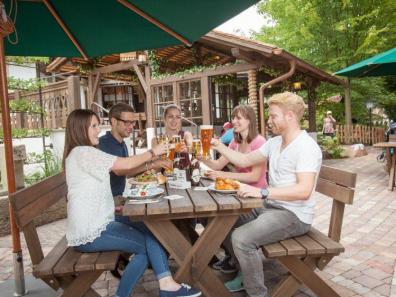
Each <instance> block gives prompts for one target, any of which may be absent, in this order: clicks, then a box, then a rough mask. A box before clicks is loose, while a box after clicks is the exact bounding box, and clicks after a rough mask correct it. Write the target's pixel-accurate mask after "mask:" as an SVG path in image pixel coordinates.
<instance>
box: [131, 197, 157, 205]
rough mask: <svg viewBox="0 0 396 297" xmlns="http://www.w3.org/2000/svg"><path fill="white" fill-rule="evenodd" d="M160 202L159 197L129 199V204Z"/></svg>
mask: <svg viewBox="0 0 396 297" xmlns="http://www.w3.org/2000/svg"><path fill="white" fill-rule="evenodd" d="M157 202H159V199H158V198H156V199H139V200H134V199H130V200H128V202H127V204H146V203H147V204H148V203H157Z"/></svg>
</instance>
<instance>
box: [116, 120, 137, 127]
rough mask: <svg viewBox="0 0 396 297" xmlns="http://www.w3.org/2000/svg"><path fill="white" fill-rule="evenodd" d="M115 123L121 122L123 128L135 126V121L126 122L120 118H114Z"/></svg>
mask: <svg viewBox="0 0 396 297" xmlns="http://www.w3.org/2000/svg"><path fill="white" fill-rule="evenodd" d="M115 119H116V120H117V121H120V122H123V123H124V125H125V126H133V125H134V124H135V121H128V120H123V119H120V118H115Z"/></svg>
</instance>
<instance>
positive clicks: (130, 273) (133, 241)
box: [75, 222, 170, 297]
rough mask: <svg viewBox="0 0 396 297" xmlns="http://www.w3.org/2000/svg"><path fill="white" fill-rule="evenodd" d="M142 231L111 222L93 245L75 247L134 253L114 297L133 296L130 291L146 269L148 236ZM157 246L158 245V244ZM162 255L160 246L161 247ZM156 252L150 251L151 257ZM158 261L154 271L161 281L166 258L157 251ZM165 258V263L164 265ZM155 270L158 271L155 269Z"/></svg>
mask: <svg viewBox="0 0 396 297" xmlns="http://www.w3.org/2000/svg"><path fill="white" fill-rule="evenodd" d="M148 235H149V234H145V233H143V232H141V231H140V230H139V229H138V228H136V227H133V226H131V225H129V224H128V225H127V224H123V223H120V222H111V223H109V224H108V225H107V227H106V230H105V231H103V232H102V233H101V234H100V236H99V237H98V238H96V239H95V240H94V241H93V242H89V243H86V244H84V245H80V246H76V247H75V249H76V250H78V251H80V252H84V253H89V252H100V251H122V252H126V253H131V254H134V257H133V258H132V261H131V262H130V263H129V264H128V265H127V267H126V268H125V271H124V273H123V275H122V277H121V280H120V284H119V285H118V289H117V292H116V296H119V297H129V296H131V294H132V291H133V288H134V287H135V285H136V283H137V282H138V281H139V279H140V278H141V277H142V276H143V273H144V272H145V270H146V269H147V266H148V261H149V256H148V254H149V253H148V245H147V242H148V241H149V240H148V239H147V237H150V236H151V235H149V236H148ZM157 245H159V244H158V242H157ZM160 249H161V251H162V252H163V249H162V247H160ZM156 252H157V253H158V248H157V249H154V250H152V251H150V253H151V254H155V253H156ZM158 259H161V260H162V262H161V263H159V264H158V265H156V266H155V267H154V265H153V269H154V271H155V273H156V275H157V277H158V278H159V279H160V278H163V277H165V276H168V275H170V272H169V268H168V263H167V259H166V256H163V255H162V254H161V253H160V252H159V253H158V255H156V260H157V261H159V260H158ZM163 259H165V260H166V261H165V264H164V263H163ZM156 269H158V270H156Z"/></svg>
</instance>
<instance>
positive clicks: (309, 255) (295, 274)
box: [262, 166, 356, 297]
mask: <svg viewBox="0 0 396 297" xmlns="http://www.w3.org/2000/svg"><path fill="white" fill-rule="evenodd" d="M355 185H356V173H351V172H346V171H344V170H339V169H335V168H331V167H328V166H322V168H321V171H320V174H319V178H318V182H317V185H316V191H317V192H319V193H321V194H324V195H326V196H327V197H329V198H332V199H333V205H332V210H331V214H330V225H329V231H328V235H325V234H323V233H322V232H320V231H318V230H317V229H315V228H313V227H312V228H311V231H309V232H308V233H307V234H305V235H303V236H298V237H295V238H291V239H288V240H283V241H280V242H278V243H273V244H269V245H266V246H263V247H262V250H263V252H264V255H265V256H266V257H267V258H273V259H277V260H278V261H279V262H280V263H282V264H283V266H284V267H285V268H286V269H287V270H288V276H287V277H286V278H285V279H284V280H283V281H282V282H281V283H280V285H279V286H278V287H277V288H276V289H275V290H274V291H273V293H272V295H271V296H272V297H287V296H293V295H294V293H295V292H296V291H297V290H298V289H299V288H300V286H301V285H302V284H304V285H306V286H307V287H308V288H309V289H311V290H312V291H313V292H314V293H315V294H316V295H317V296H320V297H333V296H337V297H339V296H340V295H339V294H338V293H337V292H335V291H334V290H333V289H332V288H331V287H330V286H329V285H328V284H327V283H326V282H324V281H323V280H322V279H321V278H320V277H319V275H318V274H316V273H315V269H316V268H318V269H320V270H323V269H324V267H325V266H326V265H327V264H328V263H329V262H330V260H331V259H332V258H333V257H335V256H337V255H339V254H340V253H342V252H344V247H343V246H342V245H341V244H340V242H339V241H340V237H341V229H342V220H343V216H344V208H345V204H352V202H353V196H354V188H355Z"/></svg>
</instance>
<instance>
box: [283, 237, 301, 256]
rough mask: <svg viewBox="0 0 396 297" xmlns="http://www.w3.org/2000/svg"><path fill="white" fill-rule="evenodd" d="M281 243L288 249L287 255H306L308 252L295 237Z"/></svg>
mask: <svg viewBox="0 0 396 297" xmlns="http://www.w3.org/2000/svg"><path fill="white" fill-rule="evenodd" d="M280 244H281V245H282V246H283V247H284V248H285V249H286V250H287V255H289V256H291V255H298V256H304V255H306V254H307V251H306V250H305V248H304V247H303V246H302V245H301V244H299V243H298V242H297V241H295V240H294V239H287V240H282V241H280Z"/></svg>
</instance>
